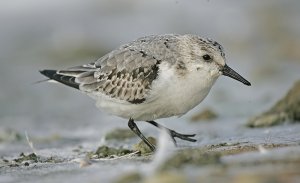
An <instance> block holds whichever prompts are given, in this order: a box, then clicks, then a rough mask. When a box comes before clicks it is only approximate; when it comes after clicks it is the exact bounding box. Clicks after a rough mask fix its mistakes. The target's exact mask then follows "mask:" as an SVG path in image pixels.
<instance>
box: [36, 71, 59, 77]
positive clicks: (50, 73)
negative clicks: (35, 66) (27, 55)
mask: <svg viewBox="0 0 300 183" xmlns="http://www.w3.org/2000/svg"><path fill="white" fill-rule="evenodd" d="M39 72H40V73H41V74H43V75H44V76H46V77H48V78H50V79H53V77H54V75H55V74H57V70H48V69H43V70H39Z"/></svg>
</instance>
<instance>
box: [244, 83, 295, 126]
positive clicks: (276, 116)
mask: <svg viewBox="0 0 300 183" xmlns="http://www.w3.org/2000/svg"><path fill="white" fill-rule="evenodd" d="M286 121H289V122H299V121H300V80H299V81H297V82H296V83H295V84H294V86H293V87H292V88H291V89H290V90H289V92H288V93H287V94H286V96H285V97H283V98H282V99H281V100H279V101H278V102H277V103H276V104H275V105H274V106H273V107H272V108H271V109H270V110H268V111H266V112H264V113H262V114H260V115H258V116H256V117H254V118H252V119H250V120H249V121H248V123H247V126H248V127H252V128H254V127H266V126H274V125H279V124H282V123H284V122H286Z"/></svg>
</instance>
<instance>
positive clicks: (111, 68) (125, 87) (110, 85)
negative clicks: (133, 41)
mask: <svg viewBox="0 0 300 183" xmlns="http://www.w3.org/2000/svg"><path fill="white" fill-rule="evenodd" d="M159 64H160V60H157V59H155V58H154V57H152V56H148V55H143V53H141V52H140V51H136V50H121V51H119V53H116V51H115V52H112V53H110V54H108V55H106V56H105V57H103V58H101V60H99V61H97V62H95V64H94V65H95V67H96V70H95V71H92V72H85V73H82V74H81V75H80V76H79V77H77V78H76V82H78V83H80V89H81V90H83V91H85V92H89V93H97V92H100V93H103V94H105V95H107V96H110V97H112V98H117V99H119V100H125V101H128V102H130V103H141V102H143V101H144V100H145V97H146V96H147V93H148V91H149V89H150V87H151V83H152V81H153V80H154V79H155V78H156V77H157V74H158V70H159V67H158V65H159Z"/></svg>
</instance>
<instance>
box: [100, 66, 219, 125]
mask: <svg viewBox="0 0 300 183" xmlns="http://www.w3.org/2000/svg"><path fill="white" fill-rule="evenodd" d="M207 78H208V77H207V76H206V75H205V73H203V77H202V76H201V74H200V75H199V73H195V74H188V75H185V77H184V78H178V76H177V75H175V73H173V72H171V70H169V71H164V72H163V74H161V75H160V77H159V78H158V79H157V81H154V82H153V84H152V91H151V92H150V94H149V97H148V98H147V99H146V101H144V102H143V103H141V104H131V103H128V102H121V103H120V102H117V101H115V100H111V99H107V98H106V97H105V99H104V98H98V99H97V107H99V108H101V109H104V110H105V111H106V112H108V113H111V114H113V115H116V116H119V117H122V118H126V119H129V118H133V119H134V120H137V121H147V120H155V119H159V118H166V117H171V116H181V115H183V114H185V113H186V112H188V111H189V110H191V109H192V108H194V107H195V106H196V105H198V104H199V103H200V102H201V101H202V100H203V99H204V98H205V97H206V96H207V94H208V93H209V91H210V89H211V87H212V85H213V83H214V82H215V80H216V78H215V79H213V80H211V79H207Z"/></svg>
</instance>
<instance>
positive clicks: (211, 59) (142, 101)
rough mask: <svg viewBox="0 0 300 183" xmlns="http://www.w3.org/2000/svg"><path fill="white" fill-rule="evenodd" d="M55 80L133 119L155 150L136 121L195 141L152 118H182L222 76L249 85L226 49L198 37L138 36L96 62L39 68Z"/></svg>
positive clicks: (111, 110)
mask: <svg viewBox="0 0 300 183" xmlns="http://www.w3.org/2000/svg"><path fill="white" fill-rule="evenodd" d="M40 72H41V73H42V74H43V75H45V76H47V77H48V78H49V79H51V80H55V81H58V82H60V83H63V84H65V85H67V86H70V87H73V88H76V89H78V90H80V91H82V92H84V93H86V94H87V95H89V96H90V97H92V98H94V99H95V100H96V105H97V107H99V108H100V109H103V110H104V111H106V112H108V113H110V114H113V115H116V116H119V117H122V118H126V119H129V121H128V126H129V128H130V129H131V130H132V131H133V132H134V133H135V134H136V135H138V136H139V137H140V138H141V139H142V140H143V141H144V142H145V143H146V144H147V145H148V146H149V147H150V148H151V149H152V150H153V151H154V150H155V146H154V145H153V144H151V143H150V142H149V141H148V140H147V138H146V137H145V136H144V135H143V134H142V133H141V132H140V130H139V128H138V127H137V125H136V123H135V122H134V121H146V122H148V123H150V124H152V125H154V126H156V127H159V128H162V129H164V130H166V131H167V132H168V133H169V135H170V137H171V138H172V140H173V141H174V143H175V144H176V140H175V137H176V138H180V139H182V140H186V141H191V142H195V141H196V140H195V139H193V138H192V137H194V136H195V134H181V133H177V132H176V131H174V130H171V129H169V128H167V127H164V126H162V125H160V124H158V123H156V122H155V121H154V120H156V119H159V118H166V117H171V116H181V115H183V114H185V113H186V112H188V111H189V110H191V109H192V108H194V107H195V106H196V105H198V104H199V103H200V102H201V101H202V100H203V99H204V98H205V97H206V96H207V94H208V93H209V91H210V89H211V87H212V86H213V84H214V83H215V81H216V80H217V78H218V77H219V76H220V75H225V76H229V77H231V78H233V79H236V80H238V81H240V82H242V83H244V84H245V85H251V84H250V82H249V81H247V80H246V79H244V78H243V77H242V76H240V75H239V74H238V73H236V72H235V71H234V70H233V69H231V68H230V67H229V66H228V65H227V64H226V62H225V54H224V50H223V47H222V46H221V45H220V44H219V43H217V42H216V41H213V40H212V39H207V38H201V37H199V36H196V35H174V34H168V35H154V36H146V37H142V38H139V39H137V40H135V41H133V42H130V43H128V44H125V45H122V46H120V47H119V48H118V49H116V50H113V51H111V52H110V53H107V54H106V55H104V56H103V57H101V58H99V59H98V60H97V61H95V62H93V63H89V64H85V65H81V66H76V67H72V68H68V69H63V70H41V71H40Z"/></svg>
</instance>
